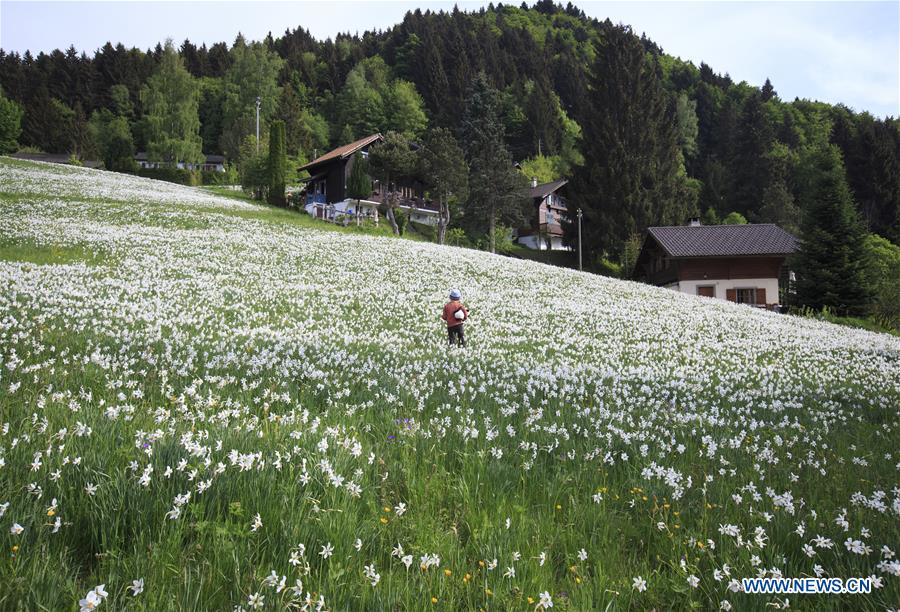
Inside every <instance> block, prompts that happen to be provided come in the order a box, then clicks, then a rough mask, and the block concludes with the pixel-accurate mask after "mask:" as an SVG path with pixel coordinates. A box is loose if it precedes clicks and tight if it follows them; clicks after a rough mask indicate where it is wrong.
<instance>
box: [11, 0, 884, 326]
mask: <svg viewBox="0 0 900 612" xmlns="http://www.w3.org/2000/svg"><path fill="white" fill-rule="evenodd" d="M718 68H719V71H717V70H716V69H714V68H713V67H711V66H709V65H707V64H706V63H701V64H700V65H699V67H698V66H695V65H694V64H693V63H690V62H685V61H682V60H680V59H678V58H675V57H672V56H670V55H667V54H666V53H665V52H664V50H663V49H662V48H660V46H659V45H657V44H656V43H654V42H653V41H652V40H651V39H650V38H648V37H647V36H637V35H636V34H635V33H634V32H633V31H632V30H631V28H630V27H628V26H623V25H616V24H613V23H611V22H610V21H609V20H605V21H600V20H597V19H589V18H587V17H586V16H585V14H584V12H583V11H581V10H580V9H579V8H577V7H576V6H574V5H573V4H571V3H569V4H567V5H566V6H562V5H560V4H555V3H553V2H552V0H539V1H538V2H537V3H536V4H534V5H532V6H528V5H526V4H524V3H523V4H522V5H521V6H518V7H517V6H513V5H504V4H497V5H494V4H491V5H490V6H488V7H487V8H483V9H481V10H479V11H476V12H463V11H460V10H458V9H454V10H453V11H451V12H431V11H425V12H422V11H420V10H416V11H412V12H409V13H407V14H406V16H405V17H404V19H403V21H402V22H401V23H400V24H397V25H395V26H394V27H392V28H391V29H389V30H388V31H384V32H382V31H377V32H365V33H364V34H362V35H361V36H360V35H350V34H341V35H338V36H336V37H335V38H334V39H330V38H329V39H326V40H324V41H320V40H316V39H315V38H313V37H312V36H311V35H310V33H309V32H308V31H307V30H305V29H303V28H302V27H297V28H294V29H291V28H288V29H286V30H285V32H284V33H283V34H282V35H281V36H273V35H272V34H271V33H270V34H269V35H268V36H266V38H265V39H264V40H262V41H248V40H246V39H245V38H244V37H243V36H242V35H241V34H238V35H237V37H236V39H235V40H234V41H233V43H232V44H230V45H229V44H227V43H226V42H217V43H215V44H213V45H211V46H209V47H207V46H206V45H205V44H203V45H200V46H199V47H198V46H197V45H195V44H194V43H192V42H191V41H190V40H185V41H183V42H182V43H180V45H178V44H177V43H176V44H172V43H171V41H168V42H162V41H161V42H160V43H159V44H157V45H156V47H155V48H154V49H148V50H146V51H142V50H140V49H136V48H128V47H126V46H125V45H124V44H122V43H115V44H114V43H113V42H109V43H107V44H106V45H104V46H103V47H102V48H100V49H98V50H96V51H95V52H94V53H93V55H92V56H91V55H89V54H88V53H87V52H85V51H78V50H77V49H75V48H74V47H69V48H68V49H66V50H59V49H57V50H54V51H53V52H51V53H49V54H47V53H44V52H40V53H38V54H37V55H36V56H35V55H32V54H31V53H30V52H26V53H24V54H23V55H19V54H18V53H8V52H6V51H4V50H2V49H0V87H2V94H0V152H11V151H15V150H23V151H44V152H52V153H69V154H71V155H72V156H73V159H99V160H102V161H103V163H104V165H105V166H106V167H107V168H108V169H112V170H118V171H128V172H133V171H135V168H134V162H133V155H134V153H135V152H136V151H146V152H147V154H148V157H149V158H150V159H157V160H161V161H170V162H171V161H200V160H201V159H202V157H203V155H204V154H222V155H224V156H225V157H226V159H227V160H228V164H229V172H228V173H227V174H228V177H230V178H231V180H234V181H235V182H237V181H238V180H240V182H242V184H244V185H245V186H250V187H253V186H254V185H257V184H259V183H264V182H265V178H264V175H265V174H266V167H267V165H266V164H267V162H266V161H265V160H266V158H267V155H268V144H269V143H268V134H269V131H270V126H271V125H272V124H273V123H275V122H278V123H279V125H280V124H281V123H280V122H283V126H284V127H283V131H284V135H283V147H284V151H285V153H286V156H287V159H288V163H287V175H286V176H285V177H283V180H285V181H286V183H287V184H288V185H290V184H292V183H296V182H297V181H298V180H299V179H300V178H301V177H299V176H298V175H297V173H296V168H297V167H299V166H300V165H301V164H302V163H304V162H306V161H309V160H311V159H313V158H315V157H316V156H317V155H321V154H322V153H324V152H326V151H328V150H330V149H332V148H334V147H336V146H340V145H342V144H346V143H348V142H352V141H353V140H356V139H358V138H361V137H364V136H367V135H369V134H373V133H376V132H381V133H389V132H394V133H396V134H401V135H403V136H404V137H405V138H406V139H408V140H409V141H412V142H431V143H439V144H440V143H443V145H445V149H446V150H450V151H459V152H461V154H462V155H463V156H464V160H465V162H466V168H467V169H468V176H467V177H464V178H467V180H463V181H462V182H460V181H456V182H455V183H456V185H457V186H456V188H449V189H447V190H445V191H447V195H448V196H449V200H450V205H451V208H452V209H453V215H452V217H451V219H452V221H451V225H452V226H455V227H458V228H459V229H460V230H461V231H463V232H464V233H465V234H464V235H465V236H466V239H467V240H470V241H471V242H472V243H476V242H477V241H478V240H481V239H483V237H484V236H485V235H487V234H490V235H491V238H492V239H491V240H490V244H491V245H492V246H493V244H494V240H493V235H494V233H495V231H496V229H497V228H498V227H499V228H503V227H511V226H512V227H514V226H516V224H517V223H521V222H522V221H523V220H524V217H525V215H526V213H527V210H526V208H525V207H526V205H527V204H526V202H524V201H523V199H522V198H518V197H510V194H516V193H521V189H522V186H523V185H527V181H528V179H529V178H531V177H536V178H537V179H538V180H539V181H541V182H544V181H550V180H553V179H556V178H560V177H565V178H568V179H569V180H570V183H569V185H568V190H569V192H568V195H569V197H568V199H569V202H570V207H575V206H577V207H579V208H581V209H583V211H584V244H585V247H584V248H585V256H586V261H587V262H588V266H589V267H591V268H594V269H597V268H598V267H601V268H602V266H603V265H604V264H603V262H607V263H610V264H612V265H614V266H617V269H618V270H619V271H620V273H621V274H622V275H623V276H627V275H628V271H627V267H628V263H629V261H632V262H633V255H634V249H635V248H636V246H635V245H636V244H637V241H638V240H639V236H640V234H641V232H643V231H644V230H645V229H646V228H647V227H649V226H652V225H668V224H682V223H684V222H685V220H686V219H688V218H689V217H701V218H702V219H703V222H704V223H707V224H712V223H719V222H722V221H723V220H726V219H727V222H751V223H763V222H771V223H777V224H778V225H780V226H782V227H784V228H785V229H787V230H788V231H790V232H792V233H795V234H796V235H798V236H800V237H801V240H802V241H804V244H807V245H808V246H812V244H813V243H814V242H815V243H820V244H825V245H826V248H825V249H824V251H825V252H824V253H820V254H818V255H816V254H814V253H811V252H810V249H809V248H807V249H806V250H805V255H806V256H807V265H809V266H810V267H811V268H815V266H817V265H820V264H821V258H825V260H829V261H831V262H832V263H833V264H834V265H835V266H837V267H840V266H843V268H841V269H842V270H843V272H841V273H840V274H837V277H838V278H841V279H844V280H842V281H841V286H840V287H839V288H837V289H836V291H838V292H839V293H841V292H843V294H842V295H841V296H839V297H837V298H834V299H831V300H830V301H829V299H830V298H822V297H821V296H807V298H805V299H804V300H802V302H803V303H804V304H806V305H808V306H811V307H815V308H821V307H823V306H828V305H831V306H838V307H839V308H840V309H843V310H845V311H847V312H848V313H850V312H857V313H863V312H865V311H866V310H867V309H869V308H871V307H872V305H873V303H874V301H877V299H878V298H877V297H875V296H876V294H878V291H879V290H878V289H876V288H873V287H872V282H875V281H872V282H870V283H868V285H867V283H866V282H865V281H864V277H865V276H866V275H867V274H869V275H871V272H870V270H871V269H872V266H868V267H866V265H864V262H863V261H862V260H863V259H865V258H866V257H870V256H871V253H873V252H874V253H881V255H879V256H878V257H882V260H881V261H880V264H881V265H882V267H884V266H885V265H887V267H888V270H889V271H890V270H891V269H892V268H893V262H894V261H895V260H894V259H890V258H896V257H897V255H896V254H897V249H898V247H897V246H896V244H897V243H898V242H900V120H898V119H897V118H893V117H889V118H884V119H882V118H877V117H873V116H872V115H870V114H869V113H866V112H855V111H854V110H852V109H849V108H847V107H845V106H843V105H832V104H826V103H822V102H817V101H810V100H805V99H794V100H782V99H781V98H780V97H779V95H778V92H777V91H776V89H775V86H774V84H773V83H771V82H769V81H768V80H766V82H765V83H762V84H748V83H746V82H739V83H737V82H734V80H733V79H732V78H730V77H729V76H728V74H727V72H722V71H721V69H722V68H727V67H718ZM257 99H259V117H260V123H261V127H260V134H261V140H262V142H259V143H257V142H256V112H257ZM279 129H280V128H279ZM276 131H277V130H276ZM280 146H281V145H280ZM445 157H446V156H445ZM514 164H515V165H514ZM446 165H453V164H449V163H448V164H446ZM420 168H421V165H416V166H415V169H413V170H410V172H414V171H415V172H418V171H420ZM513 168H515V170H513ZM456 170H457V169H454V171H456ZM438 174H440V173H438ZM433 178H434V180H433V181H430V182H429V184H430V185H432V186H434V185H436V183H437V182H440V181H439V179H441V178H442V177H440V176H438V177H433ZM444 178H446V177H444ZM444 182H445V183H446V181H444ZM452 182H453V181H451V183H452ZM488 204H490V205H488ZM806 213H808V214H806ZM822 215H826V216H828V218H829V219H838V220H840V223H838V222H834V223H830V225H829V227H823V224H822V223H821V222H820V221H817V218H818V219H821V216H822ZM567 231H568V232H569V236H570V239H571V237H572V233H571V232H572V228H571V227H570V228H567ZM834 241H837V243H835V242H834ZM845 242H847V243H848V244H849V243H852V244H849V246H847V247H846V248H844V247H839V246H836V245H837V244H838V243H840V244H843V243H845ZM481 244H485V243H484V242H481ZM867 249H868V250H867ZM839 251H840V252H842V253H843V255H841V256H840V257H841V258H843V259H842V260H841V261H839V262H835V261H834V260H835V259H836V258H838V255H836V253H838V252H839ZM848 253H849V254H848ZM866 253H869V255H866ZM885 254H887V255H885ZM816 257H819V259H815V258H816ZM883 257H888V258H889V259H888V260H887V264H885V260H884V259H883ZM809 258H812V259H809ZM814 260H815V261H816V262H818V263H813V261H814ZM848 275H849V278H851V279H857V281H852V280H851V281H847V280H846V279H847V278H848ZM832 276H834V275H832ZM822 282H826V283H827V282H831V283H837V282H838V281H835V280H831V281H828V280H827V279H818V280H817V281H816V282H815V283H810V286H811V287H812V286H815V287H817V289H816V290H815V291H816V292H817V293H820V294H827V293H828V292H827V291H823V290H822V287H821V283H822ZM878 282H882V281H878ZM876 284H878V283H877V282H876ZM882 284H883V283H882ZM864 285H867V286H864ZM846 286H855V287H856V289H854V290H853V291H851V292H850V293H851V294H852V295H847V294H846ZM810 290H811V291H812V289H810ZM823 300H824V301H823Z"/></svg>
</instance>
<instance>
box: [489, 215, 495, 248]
mask: <svg viewBox="0 0 900 612" xmlns="http://www.w3.org/2000/svg"><path fill="white" fill-rule="evenodd" d="M489 227H490V232H491V253H496V252H497V249H496V242H495V238H496V230H497V222H496V219H494V212H493V211H491V224H490V226H489Z"/></svg>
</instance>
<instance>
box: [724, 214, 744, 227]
mask: <svg viewBox="0 0 900 612" xmlns="http://www.w3.org/2000/svg"><path fill="white" fill-rule="evenodd" d="M722 225H747V219H746V217H744V215H742V214H741V213H739V212H730V213H728V214H727V215H725V218H724V219H722Z"/></svg>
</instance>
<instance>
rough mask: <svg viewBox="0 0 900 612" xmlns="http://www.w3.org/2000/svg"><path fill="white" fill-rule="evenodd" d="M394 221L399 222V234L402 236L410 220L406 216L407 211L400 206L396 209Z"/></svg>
mask: <svg viewBox="0 0 900 612" xmlns="http://www.w3.org/2000/svg"><path fill="white" fill-rule="evenodd" d="M394 222H395V223H396V224H397V235H398V236H402V235H403V234H404V232H406V226H407V224H408V222H409V220H408V219H407V218H406V213H405V212H403V211H402V210H400V209H399V208H398V209H396V210H394Z"/></svg>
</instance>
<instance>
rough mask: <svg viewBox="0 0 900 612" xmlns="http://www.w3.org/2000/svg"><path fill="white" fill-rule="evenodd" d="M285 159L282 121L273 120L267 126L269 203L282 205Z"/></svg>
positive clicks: (285, 168)
mask: <svg viewBox="0 0 900 612" xmlns="http://www.w3.org/2000/svg"><path fill="white" fill-rule="evenodd" d="M286 170H287V159H286V154H285V144H284V121H280V120H276V121H273V122H272V124H271V125H270V126H269V166H268V178H269V204H272V205H273V206H284V204H285V201H284V189H285V173H286Z"/></svg>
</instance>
